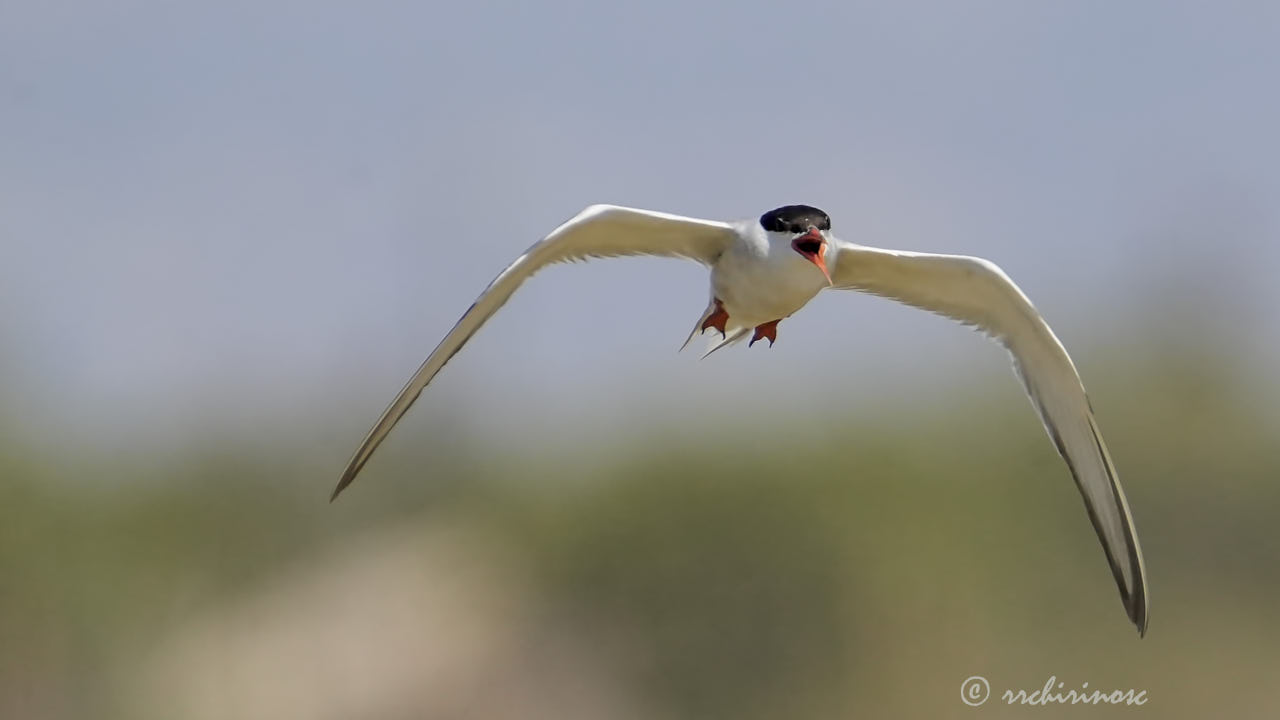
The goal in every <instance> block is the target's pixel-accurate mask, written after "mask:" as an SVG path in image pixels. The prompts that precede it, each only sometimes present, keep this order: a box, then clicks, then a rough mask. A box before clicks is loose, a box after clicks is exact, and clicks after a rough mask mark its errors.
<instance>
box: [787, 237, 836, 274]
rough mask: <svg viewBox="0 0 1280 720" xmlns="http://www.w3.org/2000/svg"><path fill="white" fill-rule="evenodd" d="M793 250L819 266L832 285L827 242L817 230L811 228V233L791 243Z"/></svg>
mask: <svg viewBox="0 0 1280 720" xmlns="http://www.w3.org/2000/svg"><path fill="white" fill-rule="evenodd" d="M791 248H792V249H793V250H795V251H796V252H798V253H800V254H801V255H803V256H804V258H805V259H806V260H808V261H809V262H811V263H813V264H814V265H817V266H818V269H819V270H821V271H822V274H823V275H826V276H827V284H828V285H832V284H833V283H832V282H831V273H830V272H828V271H827V241H826V239H825V238H823V237H822V233H820V232H818V229H817V228H809V232H807V233H805V234H804V235H801V236H800V237H798V238H796V239H795V240H792V241H791Z"/></svg>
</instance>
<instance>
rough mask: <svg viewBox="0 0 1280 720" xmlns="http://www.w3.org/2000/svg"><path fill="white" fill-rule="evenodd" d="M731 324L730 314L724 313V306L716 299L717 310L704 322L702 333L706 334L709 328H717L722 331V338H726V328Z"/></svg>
mask: <svg viewBox="0 0 1280 720" xmlns="http://www.w3.org/2000/svg"><path fill="white" fill-rule="evenodd" d="M728 322H729V313H727V312H725V311H724V305H723V304H722V303H721V302H720V299H719V298H716V309H715V312H712V313H711V314H710V315H708V316H707V319H706V320H703V321H702V328H701V330H700V331H701V332H706V331H707V328H715V329H716V330H719V331H720V337H725V331H724V327H725V324H726V323H728Z"/></svg>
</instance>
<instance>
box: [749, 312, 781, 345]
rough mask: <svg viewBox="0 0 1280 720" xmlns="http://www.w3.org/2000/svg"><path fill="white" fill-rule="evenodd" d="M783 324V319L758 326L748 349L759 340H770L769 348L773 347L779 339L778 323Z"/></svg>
mask: <svg viewBox="0 0 1280 720" xmlns="http://www.w3.org/2000/svg"><path fill="white" fill-rule="evenodd" d="M780 322H782V318H778V319H777V320H773V321H770V322H767V323H765V324H763V325H757V326H756V332H755V334H754V335H752V336H751V342H749V343H747V347H751V346H752V345H755V344H756V341H757V340H761V339H764V340H768V341H769V347H773V341H774V340H777V339H778V323H780Z"/></svg>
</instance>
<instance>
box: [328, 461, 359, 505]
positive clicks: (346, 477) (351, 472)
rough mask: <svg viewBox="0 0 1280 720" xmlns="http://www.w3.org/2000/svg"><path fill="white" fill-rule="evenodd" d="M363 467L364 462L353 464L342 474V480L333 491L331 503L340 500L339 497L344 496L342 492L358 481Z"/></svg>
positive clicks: (330, 497)
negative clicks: (352, 482)
mask: <svg viewBox="0 0 1280 720" xmlns="http://www.w3.org/2000/svg"><path fill="white" fill-rule="evenodd" d="M362 467H364V463H363V462H359V463H357V462H352V463H351V464H350V465H348V466H347V469H346V470H345V471H343V473H342V479H340V480H338V486H337V487H335V488H334V489H333V494H331V495H330V496H329V502H333V501H334V500H337V499H338V495H340V494H342V491H343V490H346V489H347V486H348V485H350V484H351V481H352V480H355V479H356V474H357V473H359V472H360V468H362Z"/></svg>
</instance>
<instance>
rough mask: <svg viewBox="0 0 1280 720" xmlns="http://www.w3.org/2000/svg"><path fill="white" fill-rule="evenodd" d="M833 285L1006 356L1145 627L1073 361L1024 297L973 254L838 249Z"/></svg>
mask: <svg viewBox="0 0 1280 720" xmlns="http://www.w3.org/2000/svg"><path fill="white" fill-rule="evenodd" d="M832 281H833V285H834V286H835V287H839V288H848V289H852V290H861V291H864V292H869V293H873V294H876V295H881V296H884V297H887V298H890V299H893V300H897V301H898V302H901V303H905V304H907V305H912V306H914V307H918V308H921V309H923V310H928V311H930V312H935V313H938V314H940V315H945V316H947V317H949V318H952V319H954V320H958V321H959V322H962V323H964V324H966V325H972V326H974V327H977V328H978V329H980V330H982V331H983V332H985V333H986V334H988V335H990V336H991V337H993V338H995V339H996V340H998V341H999V342H1000V343H1001V344H1002V345H1004V346H1005V348H1007V349H1008V350H1009V352H1010V353H1011V354H1012V355H1013V366H1014V370H1015V371H1016V372H1017V373H1018V376H1019V377H1020V378H1021V379H1022V382H1023V384H1024V385H1025V386H1026V389H1027V394H1028V395H1030V396H1031V401H1032V403H1033V404H1034V405H1035V408H1036V411H1037V412H1038V413H1039V415H1040V420H1041V421H1042V422H1043V423H1044V427H1045V430H1047V431H1048V433H1049V437H1050V438H1051V439H1052V440H1053V443H1054V445H1056V446H1057V448H1058V452H1059V454H1061V455H1062V458H1063V459H1064V460H1066V461H1067V466H1068V467H1069V468H1070V469H1071V474H1072V475H1073V476H1074V477H1075V481H1076V485H1077V486H1078V487H1079V488H1080V494H1081V495H1083V496H1084V504H1085V508H1086V509H1087V510H1088V511H1089V519H1090V520H1092V521H1093V527H1094V529H1095V530H1097V532H1098V539H1099V540H1101V541H1102V549H1103V550H1104V551H1106V554H1107V561H1108V562H1109V563H1110V564H1111V572H1112V573H1113V574H1114V575H1115V579H1116V583H1117V584H1118V585H1119V586H1120V596H1121V599H1122V600H1123V601H1124V606H1125V610H1126V611H1127V612H1128V614H1129V619H1130V620H1132V621H1133V622H1134V624H1135V625H1137V626H1138V632H1139V634H1141V633H1145V632H1146V628H1147V585H1146V577H1145V571H1144V569H1143V562H1142V550H1141V549H1140V548H1139V546H1138V538H1137V536H1136V535H1135V534H1134V530H1133V518H1132V517H1131V516H1130V514H1129V504H1128V502H1127V501H1126V500H1125V497H1124V490H1123V489H1121V487H1120V481H1119V479H1117V477H1116V470H1115V467H1114V465H1112V462H1111V456H1110V455H1109V454H1108V453H1107V447H1106V445H1105V444H1103V442H1102V435H1101V434H1100V433H1099V431H1098V425H1097V423H1096V422H1095V421H1094V419H1093V411H1092V408H1090V406H1089V400H1088V398H1087V397H1086V396H1085V391H1084V386H1083V385H1082V384H1081V382H1080V376H1079V374H1077V372H1076V368H1075V365H1073V364H1072V362H1071V358H1070V357H1068V356H1067V351H1066V349H1064V348H1063V347H1062V343H1060V342H1059V341H1058V338H1057V337H1055V336H1054V334H1053V330H1051V329H1050V328H1049V326H1048V324H1046V323H1045V321H1044V319H1043V318H1041V317H1040V314H1039V313H1038V312H1036V309H1035V308H1034V307H1032V305H1031V301H1030V300H1028V299H1027V296H1026V295H1024V294H1023V293H1022V291H1021V290H1020V289H1018V286H1017V285H1015V284H1014V283H1013V281H1012V280H1010V279H1009V276H1007V275H1005V274H1004V271H1002V270H1001V269H1000V268H999V267H997V266H996V265H995V264H993V263H991V262H988V261H986V260H982V259H980V258H973V257H963V256H958V255H930V254H925V253H911V252H899V251H896V250H881V249H878V248H870V247H864V246H861V245H854V244H852V243H845V242H840V243H839V244H838V245H837V253H836V257H835V270H834V272H832Z"/></svg>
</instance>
